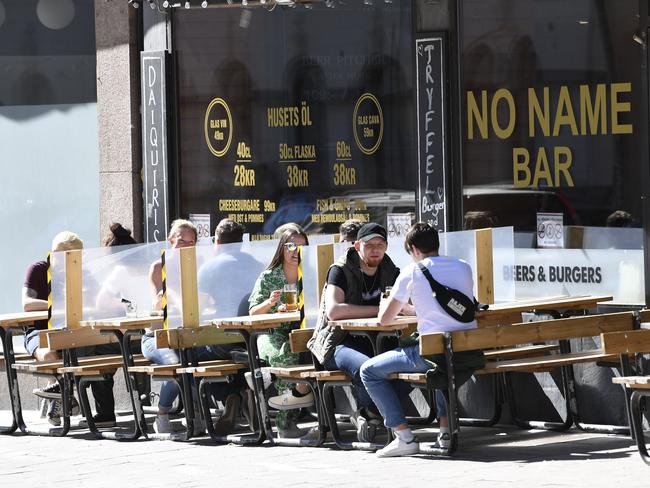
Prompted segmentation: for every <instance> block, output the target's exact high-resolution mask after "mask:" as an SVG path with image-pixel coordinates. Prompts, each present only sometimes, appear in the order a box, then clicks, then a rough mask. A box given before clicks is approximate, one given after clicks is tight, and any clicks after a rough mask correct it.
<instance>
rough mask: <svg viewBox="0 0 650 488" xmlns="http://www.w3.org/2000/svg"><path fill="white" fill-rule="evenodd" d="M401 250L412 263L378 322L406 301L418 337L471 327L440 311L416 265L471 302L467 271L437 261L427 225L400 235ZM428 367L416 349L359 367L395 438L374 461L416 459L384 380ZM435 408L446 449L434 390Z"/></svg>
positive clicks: (440, 403)
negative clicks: (410, 304)
mask: <svg viewBox="0 0 650 488" xmlns="http://www.w3.org/2000/svg"><path fill="white" fill-rule="evenodd" d="M405 247H406V250H407V251H408V252H409V254H411V256H412V257H413V261H414V263H412V264H410V265H409V266H407V267H406V268H405V269H404V270H403V271H402V272H401V273H400V275H399V277H398V278H397V281H395V286H394V287H393V289H392V290H391V293H390V297H389V298H388V299H386V300H383V301H382V303H381V305H380V307H379V320H380V323H382V324H386V323H389V322H391V321H392V320H394V319H395V316H396V315H397V314H398V313H399V312H400V311H401V310H402V309H403V307H404V305H405V304H406V303H407V302H408V301H409V299H411V300H412V302H413V305H414V307H415V314H416V315H417V316H418V332H419V333H420V334H428V333H433V332H447V331H456V330H463V329H473V328H476V320H473V321H472V322H468V323H462V322H459V321H457V320H456V319H454V318H452V317H451V316H450V315H448V314H447V313H446V312H445V311H444V309H443V308H442V307H441V306H440V304H439V303H438V301H437V300H436V299H435V297H434V296H433V292H432V289H431V285H430V284H429V282H428V280H427V278H426V277H425V276H424V274H423V273H422V271H420V269H419V268H418V266H417V263H420V262H422V263H423V264H424V265H425V266H426V268H427V269H428V270H429V272H430V273H431V275H432V276H433V278H434V279H435V280H437V281H439V282H440V283H442V284H444V285H446V286H448V287H450V288H454V289H456V290H458V291H460V292H462V293H463V294H465V295H467V296H468V297H472V296H473V293H474V281H473V278H472V269H471V268H470V266H469V265H468V264H467V263H466V262H465V261H462V260H460V259H457V258H453V257H449V256H439V255H438V248H439V247H440V241H439V238H438V232H437V231H436V230H435V229H434V228H433V227H431V226H430V225H428V224H424V223H417V224H415V225H413V226H412V227H411V229H410V230H409V232H408V234H407V235H406V242H405ZM481 356H482V354H481ZM431 367H432V366H431V363H430V362H428V361H427V360H426V359H425V358H423V357H422V356H420V352H419V345H417V344H416V345H414V346H410V347H403V348H402V347H400V348H397V349H395V350H394V351H388V352H385V353H383V354H380V355H378V356H375V357H374V358H372V359H370V360H368V361H367V362H366V363H365V364H364V365H363V366H362V367H361V378H362V380H363V384H364V385H365V386H366V388H367V390H368V393H369V394H370V397H371V398H372V400H373V401H374V402H375V405H377V407H378V408H379V411H380V412H381V415H382V417H384V425H386V427H388V428H391V429H393V431H394V432H395V439H394V440H393V441H392V442H391V443H390V444H388V445H387V446H386V447H384V448H383V449H380V450H379V451H377V455H378V456H379V457H391V456H407V455H410V454H416V453H417V452H418V450H419V447H418V443H417V442H416V439H415V437H414V436H413V433H412V432H411V429H410V428H409V426H408V424H407V423H406V416H405V414H404V409H403V408H402V405H401V403H400V398H399V396H398V394H397V393H396V392H395V389H394V387H393V385H392V384H391V380H389V379H388V377H389V375H391V374H393V373H424V372H425V371H427V370H429V369H431ZM436 407H437V412H438V415H439V421H440V434H439V435H438V443H439V445H440V446H441V447H447V446H448V445H449V441H450V435H449V424H448V422H447V416H446V408H445V407H446V405H445V401H444V397H443V395H442V393H441V392H440V391H436Z"/></svg>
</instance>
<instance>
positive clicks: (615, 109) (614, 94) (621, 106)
mask: <svg viewBox="0 0 650 488" xmlns="http://www.w3.org/2000/svg"><path fill="white" fill-rule="evenodd" d="M631 91H632V83H612V86H611V98H612V100H611V104H612V134H632V124H619V123H618V114H619V113H620V112H629V111H630V102H619V101H618V94H619V93H629V92H631Z"/></svg>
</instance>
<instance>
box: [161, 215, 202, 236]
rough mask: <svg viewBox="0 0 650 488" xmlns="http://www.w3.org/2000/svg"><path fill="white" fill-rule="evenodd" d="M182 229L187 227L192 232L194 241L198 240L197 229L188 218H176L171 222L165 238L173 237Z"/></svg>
mask: <svg viewBox="0 0 650 488" xmlns="http://www.w3.org/2000/svg"><path fill="white" fill-rule="evenodd" d="M183 229H187V230H190V231H192V232H194V240H195V241H197V240H198V238H199V231H198V230H196V226H195V225H194V224H193V223H192V222H190V221H189V220H185V219H176V220H174V221H173V222H172V226H171V227H170V229H169V234H167V239H168V240H169V239H171V238H172V237H174V236H175V235H176V234H180V232H181V231H182V230H183Z"/></svg>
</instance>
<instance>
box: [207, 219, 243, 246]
mask: <svg viewBox="0 0 650 488" xmlns="http://www.w3.org/2000/svg"><path fill="white" fill-rule="evenodd" d="M214 237H215V238H216V239H217V242H219V243H220V244H230V243H233V242H241V241H242V240H243V239H244V226H243V225H242V224H240V223H239V222H235V221H234V220H231V219H221V222H219V223H218V224H217V228H216V229H215V230H214Z"/></svg>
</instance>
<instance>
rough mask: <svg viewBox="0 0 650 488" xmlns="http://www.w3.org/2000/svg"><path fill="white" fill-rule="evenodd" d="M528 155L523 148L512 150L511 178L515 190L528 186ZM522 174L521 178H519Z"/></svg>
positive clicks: (526, 150)
mask: <svg viewBox="0 0 650 488" xmlns="http://www.w3.org/2000/svg"><path fill="white" fill-rule="evenodd" d="M529 163H530V154H529V153H528V149H526V148H525V147H513V148H512V177H513V184H514V187H515V188H525V187H527V186H528V185H530V169H529V168H528V164H529ZM521 173H523V174H524V176H523V178H522V177H520V176H521Z"/></svg>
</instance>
